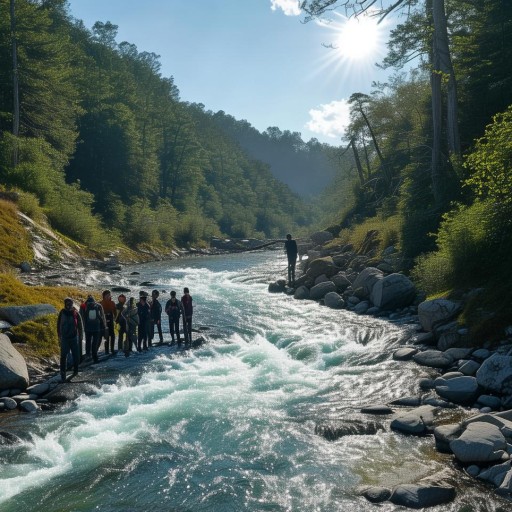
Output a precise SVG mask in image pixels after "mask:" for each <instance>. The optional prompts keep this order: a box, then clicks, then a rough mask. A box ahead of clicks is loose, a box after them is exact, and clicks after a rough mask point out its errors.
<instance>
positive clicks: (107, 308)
mask: <svg viewBox="0 0 512 512" xmlns="http://www.w3.org/2000/svg"><path fill="white" fill-rule="evenodd" d="M102 297H103V299H102V301H101V302H100V304H101V307H102V308H103V312H104V313H105V322H106V324H107V327H106V329H105V354H112V355H113V354H115V353H116V352H117V350H115V351H114V349H115V346H116V333H115V330H114V322H115V320H116V317H117V308H116V303H115V302H114V301H113V300H112V294H111V293H110V290H105V291H104V292H103V293H102Z"/></svg>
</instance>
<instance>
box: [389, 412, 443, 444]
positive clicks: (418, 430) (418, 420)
mask: <svg viewBox="0 0 512 512" xmlns="http://www.w3.org/2000/svg"><path fill="white" fill-rule="evenodd" d="M434 411H435V407H432V406H431V405H422V406H421V407H417V408H416V409H413V410H411V411H407V412H404V413H401V414H398V415H397V416H396V417H395V419H394V420H393V421H392V422H391V428H392V430H397V431H399V432H402V433H403V434H410V435H416V436H422V435H425V434H426V433H427V432H428V431H429V430H430V428H431V427H432V425H433V423H434Z"/></svg>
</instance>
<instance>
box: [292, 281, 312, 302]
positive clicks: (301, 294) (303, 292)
mask: <svg viewBox="0 0 512 512" xmlns="http://www.w3.org/2000/svg"><path fill="white" fill-rule="evenodd" d="M293 297H294V298H295V299H299V300H305V299H309V288H307V287H306V286H304V285H303V286H299V287H298V288H297V289H296V290H295V293H294V294H293Z"/></svg>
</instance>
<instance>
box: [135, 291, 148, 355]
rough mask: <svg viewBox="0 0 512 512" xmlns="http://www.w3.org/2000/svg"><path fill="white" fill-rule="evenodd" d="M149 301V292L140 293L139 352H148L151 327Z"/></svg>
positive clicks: (138, 304)
mask: <svg viewBox="0 0 512 512" xmlns="http://www.w3.org/2000/svg"><path fill="white" fill-rule="evenodd" d="M147 299H148V294H147V292H144V291H141V292H140V293H139V302H137V313H138V314H139V333H138V337H137V352H142V351H143V350H148V339H149V328H150V325H151V309H150V307H149V304H148V300H147Z"/></svg>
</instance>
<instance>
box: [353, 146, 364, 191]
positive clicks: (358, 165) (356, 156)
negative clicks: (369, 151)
mask: <svg viewBox="0 0 512 512" xmlns="http://www.w3.org/2000/svg"><path fill="white" fill-rule="evenodd" d="M350 145H351V146H352V151H353V153H354V161H355V162H356V168H357V174H359V181H360V182H361V186H362V185H364V174H363V167H362V165H361V160H360V159H359V153H358V152H357V148H356V143H355V141H354V139H353V138H351V139H350Z"/></svg>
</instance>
